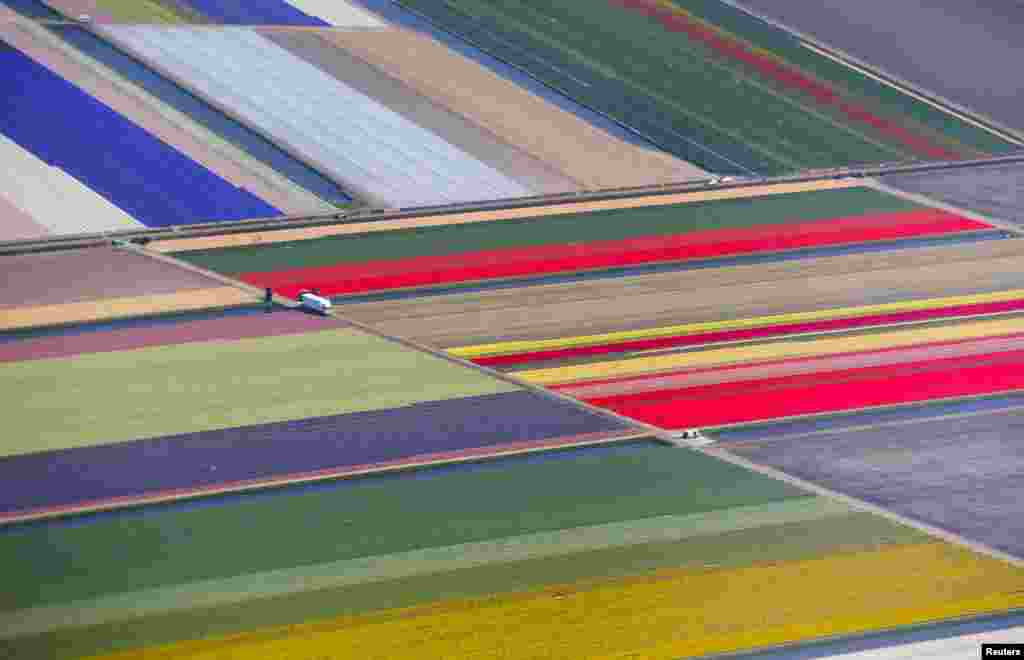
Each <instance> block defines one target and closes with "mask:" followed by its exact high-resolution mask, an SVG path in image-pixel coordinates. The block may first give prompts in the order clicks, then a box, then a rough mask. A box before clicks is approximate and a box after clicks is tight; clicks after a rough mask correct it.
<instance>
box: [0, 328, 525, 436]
mask: <svg viewBox="0 0 1024 660" xmlns="http://www.w3.org/2000/svg"><path fill="white" fill-rule="evenodd" d="M516 389H517V388H516V387H515V386H513V385H510V384H508V383H506V382H504V381H500V380H497V379H495V378H492V377H490V376H487V375H484V374H482V373H481V372H478V371H475V370H473V369H468V368H464V367H461V366H458V365H456V364H454V363H452V362H449V361H446V360H444V359H441V358H438V357H435V356H432V355H429V354H426V353H422V352H419V351H414V350H411V349H408V348H404V347H402V346H400V345H398V344H395V343H393V342H389V341H385V340H383V339H380V338H378V337H374V336H371V335H367V334H364V333H362V332H359V331H355V330H350V329H340V330H328V331H323V332H315V333H307V334H296V335H283V336H279V337H260V338H253V339H239V340H235V341H211V342H194V343H187V344H177V345H171V346H156V347H151V348H143V349H138V350H131V351H118V352H107V353H92V354H84V355H77V356H74V357H71V358H60V359H50V360H32V361H25V362H10V363H6V364H0V396H2V397H3V399H4V400H5V401H7V402H9V403H10V404H11V405H10V406H9V408H8V412H7V413H6V415H5V420H4V421H5V426H6V429H7V431H6V432H5V434H4V438H3V439H2V440H0V456H10V455H16V454H24V453H31V452H37V451H46V450H55V449H67V448H72V447H88V446H94V445H99V444H108V443H114V442H121V441H127V440H135V439H141V438H152V437H158V436H163V435H172V434H177V433H192V432H198V431H208V430H213V429H222V428H231V427H236V426H244V425H252V424H263V423H268V422H280V421H287V420H297V419H304V418H307V417H319V416H326V415H337V414H343V413H351V412H362V411H369V410H381V409H386V408H395V407H398V406H404V405H410V404H413V403H418V402H423V401H435V400H441V399H452V398H461V397H470V396H479V395H484V394H496V393H500V392H511V391H516Z"/></svg>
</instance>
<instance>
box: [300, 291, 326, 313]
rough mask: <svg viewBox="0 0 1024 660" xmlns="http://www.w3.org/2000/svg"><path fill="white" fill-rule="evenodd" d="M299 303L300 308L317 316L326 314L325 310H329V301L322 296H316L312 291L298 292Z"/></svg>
mask: <svg viewBox="0 0 1024 660" xmlns="http://www.w3.org/2000/svg"><path fill="white" fill-rule="evenodd" d="M299 302H300V303H301V304H302V308H303V309H306V310H309V311H311V312H316V313H317V314H326V313H327V310H329V309H330V308H331V301H330V300H328V299H327V298H324V297H322V296H318V295H317V294H315V293H313V292H312V291H300V292H299Z"/></svg>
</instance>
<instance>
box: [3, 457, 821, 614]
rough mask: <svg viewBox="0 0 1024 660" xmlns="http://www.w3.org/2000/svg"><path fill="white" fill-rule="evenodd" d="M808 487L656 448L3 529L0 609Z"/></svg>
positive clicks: (732, 502)
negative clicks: (9, 569) (5, 572)
mask: <svg viewBox="0 0 1024 660" xmlns="http://www.w3.org/2000/svg"><path fill="white" fill-rule="evenodd" d="M803 497H806V493H805V492H804V491H802V490H799V489H797V488H795V487H793V486H790V485H788V484H785V483H783V482H780V481H776V480H773V479H769V478H767V477H764V476H761V475H758V474H755V473H753V472H749V471H747V470H744V469H743V468H739V467H736V466H734V465H731V464H729V463H725V462H723V461H719V460H718V459H714V458H711V457H708V456H704V455H702V454H699V453H697V452H692V451H688V450H680V449H676V448H672V447H666V446H664V445H661V444H658V443H633V444H624V445H620V446H614V447H612V446H609V447H605V448H602V449H590V450H576V451H570V452H563V453H559V454H557V455H549V456H548V457H545V458H536V459H532V460H531V459H525V458H518V459H513V458H510V459H505V460H501V461H495V462H493V463H486V464H484V463H481V464H477V465H475V466H468V467H462V468H458V469H451V468H450V469H439V470H429V471H425V472H421V473H409V474H407V475H392V476H386V477H384V476H382V477H376V478H366V479H358V480H353V481H351V482H338V483H335V484H332V485H331V486H330V487H322V488H319V489H316V488H313V489H305V490H300V491H299V492H294V491H288V490H286V491H280V492H278V493H271V494H265V495H253V496H251V497H247V498H243V499H241V500H238V501H235V502H232V503H230V504H226V503H224V502H214V503H211V504H208V505H203V506H197V507H195V508H184V509H179V508H172V509H165V510H160V509H156V510H151V511H150V512H138V513H131V512H126V513H122V514H118V515H110V516H102V517H99V518H97V519H93V520H86V521H83V522H80V523H76V524H67V525H61V524H55V523H51V524H36V525H29V526H26V527H21V528H18V527H15V528H8V529H7V530H4V531H3V532H2V534H0V539H2V540H0V562H2V563H3V565H7V566H18V567H19V570H18V571H17V572H15V573H12V574H11V575H10V576H9V577H8V580H7V581H6V584H5V588H4V590H3V592H2V593H0V611H11V610H15V609H23V608H28V607H36V606H41V605H54V604H59V603H66V602H69V601H76V600H83V599H90V598H97V597H100V596H103V595H109V594H115V593H120V592H130V591H138V590H145V589H153V588H157V587H163V586H170V585H175V584H182V583H185V582H195V581H201V580H213V579H222V578H226V577H231V576H235V575H242V574H246V573H261V572H266V571H273V570H277V569H280V568H290V567H296V566H304V565H314V564H322V563H327V562H335V561H343V560H346V559H357V558H360V557H370V556H375V555H382V554H393V553H398V552H408V551H412V550H416V549H422V548H429V547H436V546H453V545H459V544H464V543H475V542H482V541H487V540H493V539H500V538H505V537H510V536H519V535H523V534H536V533H541V532H551V531H557V530H563V529H567V528H572V527H580V526H589V525H603V524H608V523H614V522H621V521H628V520H637V519H642V518H652V517H657V516H667V515H676V516H680V515H689V514H696V513H706V512H709V511H716V510H724V509H728V508H731V507H737V506H751V505H761V504H767V503H770V502H777V501H781V500H786V499H790V498H803Z"/></svg>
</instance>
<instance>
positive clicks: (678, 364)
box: [515, 318, 1024, 385]
mask: <svg viewBox="0 0 1024 660" xmlns="http://www.w3.org/2000/svg"><path fill="white" fill-rule="evenodd" d="M1018 332H1024V319H1021V318H1011V319H997V320H990V321H974V322H961V323H955V324H951V325H943V326H937V327H930V328H903V329H900V330H891V331H889V332H878V333H876V334H869V335H855V336H853V337H828V336H826V337H817V338H815V337H808V338H806V339H801V340H791V341H782V342H773V343H765V344H757V345H746V346H730V347H727V348H717V349H711V350H706V351H698V352H689V353H671V354H661V355H648V356H643V357H636V358H629V359H625V360H621V359H620V360H610V361H606V362H593V363H590V364H583V365H578V366H568V367H555V368H551V369H533V370H529V371H517V372H515V375H516V377H517V378H522V379H524V380H527V381H529V382H531V383H537V384H541V385H550V384H552V383H568V382H576V381H586V380H595V379H599V378H616V377H619V376H634V375H639V374H646V373H653V372H658V371H669V370H679V369H697V368H707V367H717V366H724V365H727V364H738V363H747V364H750V363H756V362H765V361H769V360H788V359H793V358H804V357H816V356H822V355H837V354H840V353H854V352H858V351H870V350H877V349H882V348H897V347H903V346H914V345H918V344H927V343H934V342H943V341H955V340H961V339H980V338H983V337H997V336H1001V335H1008V334H1013V333H1018Z"/></svg>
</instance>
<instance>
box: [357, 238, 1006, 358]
mask: <svg viewBox="0 0 1024 660" xmlns="http://www.w3.org/2000/svg"><path fill="white" fill-rule="evenodd" d="M1021 258H1024V242H1021V241H1010V240H1007V241H995V242H983V243H977V244H972V245H960V246H945V247H937V248H920V249H911V250H899V251H894V252H883V253H874V254H858V255H846V256H840V257H827V258H818V259H801V260H795V261H786V262H779V263H772V264H760V265H751V266H732V267H727V268H714V269H707V270H703V269H702V270H692V271H679V272H669V273H658V274H652V275H640V276H633V277H621V278H609V279H596V280H591V281H583V282H574V283H565V284H554V285H544V286H529V287H520V288H514V289H505V290H495V291H485V292H475V293H465V294H455V295H448V296H437V297H434V296H430V297H425V298H420V299H413V300H403V301H386V302H372V303H361V304H346V305H342V306H340V307H339V308H338V312H339V314H340V315H341V316H344V317H349V318H353V319H356V320H359V321H362V322H365V323H368V324H370V325H372V326H374V327H376V328H377V329H379V330H381V331H384V332H387V333H390V334H394V335H398V336H402V337H408V338H410V339H415V340H417V341H420V342H423V343H426V344H431V345H434V346H439V347H444V348H448V347H453V346H465V345H470V344H483V343H488V342H497V341H507V340H517V339H546V338H551V337H560V336H573V335H580V334H594V333H600V332H615V331H620V330H628V329H633V328H642V327H659V326H662V325H670V324H676V323H697V322H703V321H721V320H726V319H736V318H747V317H754V316H767V315H770V314H784V313H792V312H800V311H810V310H816V309H828V308H835V307H847V306H856V305H865V304H872V303H886V302H894V301H898V300H910V299H917V298H928V297H935V296H940V295H941V296H951V295H966V294H970V293H977V292H980V291H992V290H1001V289H1015V288H1020V287H1021V286H1022V285H1024V272H1022V271H1021V269H1020V260H1021ZM968 273H969V274H970V275H969V276H968V275H967V274H968Z"/></svg>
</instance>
